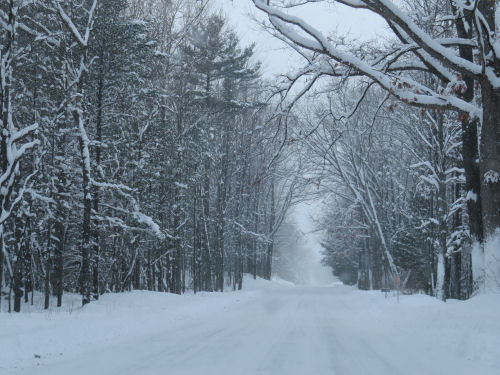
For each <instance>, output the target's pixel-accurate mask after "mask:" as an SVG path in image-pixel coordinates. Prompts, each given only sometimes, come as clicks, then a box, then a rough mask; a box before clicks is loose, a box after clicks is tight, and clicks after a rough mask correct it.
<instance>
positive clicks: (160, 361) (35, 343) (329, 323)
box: [0, 278, 500, 375]
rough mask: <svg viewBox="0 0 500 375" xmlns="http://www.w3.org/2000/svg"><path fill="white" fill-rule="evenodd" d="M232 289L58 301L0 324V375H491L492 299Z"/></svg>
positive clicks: (249, 286) (259, 285) (343, 289)
mask: <svg viewBox="0 0 500 375" xmlns="http://www.w3.org/2000/svg"><path fill="white" fill-rule="evenodd" d="M244 285H245V288H244V290H243V291H241V292H229V293H224V294H221V293H202V294H197V295H183V296H177V295H171V294H164V293H153V292H133V293H125V294H108V295H104V296H102V298H101V300H100V301H98V302H94V303H92V304H90V305H88V306H86V307H85V308H84V309H82V308H80V307H79V304H78V299H76V297H75V298H74V299H73V300H72V297H71V296H66V305H65V306H64V307H63V308H62V309H61V310H60V311H56V310H51V311H49V312H43V311H41V310H40V309H39V308H33V309H32V310H31V311H29V310H28V309H25V312H24V313H21V314H7V313H1V314H0V374H2V375H7V374H28V375H29V374H37V375H42V374H51V375H60V374H71V375H79V374H85V375H88V374H98V375H100V374H102V375H112V374H120V375H127V374H134V375H139V374H140V375H149V374H151V375H153V374H162V375H165V374H168V375H182V374H186V375H187V374H189V375H191V374H192V375H196V374H202V373H203V374H205V375H211V374H218V375H223V374H238V375H250V374H256V375H257V374H269V375H279V374H286V375H293V374H297V375H299V374H300V375H315V374H316V375H335V374H337V375H350V374H353V375H370V374H377V375H378V374H380V375H382V374H383V375H391V374H397V375H400V374H404V375H412V374H415V375H421V374H426V375H433V374H439V375H443V374H453V375H460V374H468V375H470V374H482V375H488V374H492V375H493V374H498V373H499V372H498V371H499V369H500V355H499V354H500V351H499V350H500V349H499V348H500V319H498V312H499V311H500V295H483V296H479V297H475V298H472V299H471V300H469V301H465V302H458V301H449V302H447V303H446V304H445V303H442V302H439V301H437V300H436V299H434V298H431V297H428V296H424V295H412V296H406V295H404V296H401V299H400V303H399V304H397V302H396V298H395V297H393V296H390V297H389V298H387V299H384V297H383V294H382V293H380V292H379V291H374V292H361V291H358V290H356V289H354V288H352V287H347V286H343V285H338V284H332V285H331V286H325V287H308V286H307V287H306V286H293V285H290V284H287V283H285V282H280V281H273V282H266V281H262V280H256V281H254V280H252V279H250V278H247V279H246V280H245V283H244ZM2 308H3V309H5V305H3V307H2ZM23 308H24V306H23ZM26 311H28V312H26Z"/></svg>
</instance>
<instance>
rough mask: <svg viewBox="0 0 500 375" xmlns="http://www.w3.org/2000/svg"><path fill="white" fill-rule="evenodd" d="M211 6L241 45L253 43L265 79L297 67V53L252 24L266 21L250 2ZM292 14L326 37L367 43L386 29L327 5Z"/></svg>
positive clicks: (219, 0)
mask: <svg viewBox="0 0 500 375" xmlns="http://www.w3.org/2000/svg"><path fill="white" fill-rule="evenodd" d="M213 3H214V4H215V7H216V8H219V9H221V10H222V12H223V13H224V14H226V15H227V16H228V19H229V23H230V25H231V27H232V28H233V29H235V30H236V32H237V34H238V35H239V37H240V40H241V41H242V44H243V45H248V44H251V43H254V42H255V43H256V50H255V51H256V56H257V58H258V59H259V60H260V61H261V62H262V63H263V72H264V75H265V77H266V78H270V77H271V76H272V75H274V74H279V73H286V72H288V71H289V70H291V69H292V68H293V67H297V66H298V65H299V58H298V57H297V55H296V53H294V52H293V51H287V50H286V49H285V45H284V44H283V43H282V42H281V41H279V40H277V39H276V38H274V37H272V36H271V35H270V34H269V33H267V32H265V31H264V30H263V29H262V27H261V26H260V25H259V24H258V23H257V22H256V21H255V18H256V19H258V20H261V21H262V20H264V19H266V18H265V15H264V14H263V13H262V12H261V11H259V10H258V9H256V8H255V6H254V5H253V2H252V0H213ZM294 14H295V15H298V16H300V17H302V18H303V19H304V20H306V21H307V22H309V23H310V24H312V25H314V27H315V28H317V29H319V30H321V31H323V32H324V33H325V34H326V35H328V34H331V33H332V32H334V31H336V33H337V34H338V35H349V36H350V37H351V38H356V39H361V40H370V39H373V38H377V37H380V35H383V34H384V30H385V28H386V27H385V24H384V22H383V20H382V19H381V18H379V17H378V16H375V15H373V14H371V13H369V12H367V11H365V10H359V9H351V8H349V7H346V6H344V5H340V4H332V3H331V2H328V1H325V2H321V3H316V4H308V5H305V6H301V7H300V8H298V10H296V11H295V13H294Z"/></svg>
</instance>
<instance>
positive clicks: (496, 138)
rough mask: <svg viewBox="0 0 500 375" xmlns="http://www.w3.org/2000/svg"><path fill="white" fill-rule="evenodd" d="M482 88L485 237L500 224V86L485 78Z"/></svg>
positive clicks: (482, 181)
mask: <svg viewBox="0 0 500 375" xmlns="http://www.w3.org/2000/svg"><path fill="white" fill-rule="evenodd" d="M481 92H482V100H483V123H482V127H481V142H480V152H481V158H480V161H479V168H480V172H481V199H482V201H481V202H482V214H483V227H484V239H485V240H488V237H489V236H492V235H493V234H494V233H495V231H496V230H497V229H498V228H500V90H498V89H497V90H495V89H494V88H493V87H492V86H491V84H490V83H489V81H486V80H485V81H483V82H482V85H481Z"/></svg>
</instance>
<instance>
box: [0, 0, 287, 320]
mask: <svg viewBox="0 0 500 375" xmlns="http://www.w3.org/2000/svg"><path fill="white" fill-rule="evenodd" d="M0 60H1V61H0V69H1V71H0V73H1V82H0V102H1V107H0V121H1V127H2V132H1V143H0V162H1V167H2V170H1V175H0V185H1V187H0V248H1V251H0V283H1V284H0V286H2V287H3V288H0V290H1V291H2V298H0V301H1V300H2V299H4V300H5V299H8V308H9V311H10V310H11V309H13V310H14V311H20V310H21V306H22V301H23V299H24V301H25V302H26V303H28V302H29V301H30V300H31V303H33V294H34V293H35V292H42V293H43V294H44V296H45V297H44V300H45V303H44V306H45V308H48V307H49V305H50V303H51V296H56V297H57V299H56V304H57V306H61V304H62V299H63V295H64V293H65V292H74V293H80V294H81V296H82V303H83V304H84V305H85V304H87V303H89V302H90V301H91V300H96V299H98V298H99V295H101V294H102V293H106V292H121V291H126V290H132V289H147V290H152V291H165V292H171V293H178V294H180V293H184V292H185V291H186V290H192V291H194V292H198V291H223V290H224V289H225V288H233V289H241V287H242V282H243V273H244V272H248V273H251V274H253V275H254V277H256V276H261V277H264V278H270V276H271V267H272V257H273V237H274V234H275V232H276V230H277V228H278V226H279V223H280V222H281V220H282V218H283V216H284V212H285V211H286V208H287V206H288V205H289V203H290V200H291V199H292V190H291V188H292V187H293V181H290V179H288V178H287V177H286V174H283V173H281V172H282V171H283V168H284V164H283V162H282V161H281V160H282V158H278V157H276V155H275V151H274V150H275V148H276V143H277V142H278V139H279V137H278V136H277V135H278V134H280V133H281V132H282V131H283V130H282V129H281V128H280V126H279V121H277V120H274V119H273V118H272V116H271V111H270V109H269V108H268V106H267V105H266V104H265V102H264V98H265V95H264V93H265V92H266V91H267V90H268V88H267V85H266V83H265V82H264V81H263V80H262V79H261V78H260V65H259V63H258V62H256V61H255V58H254V56H253V46H248V47H242V46H241V45H240V42H239V39H238V36H237V35H236V34H235V33H234V32H233V31H232V30H231V29H230V28H229V26H228V25H227V21H226V19H225V18H224V16H222V15H220V14H217V13H214V12H213V11H212V10H211V9H210V7H209V3H208V1H194V0H192V1H191V0H190V1H181V0H169V1H160V0H148V1H138V0H133V1H126V0H106V1H98V0H84V1H78V2H75V1H70V0H36V1H26V0H8V1H2V3H1V4H0ZM4 303H5V302H4ZM11 304H12V305H11Z"/></svg>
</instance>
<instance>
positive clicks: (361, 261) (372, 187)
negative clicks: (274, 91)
mask: <svg viewBox="0 0 500 375" xmlns="http://www.w3.org/2000/svg"><path fill="white" fill-rule="evenodd" d="M254 3H255V6H256V7H257V8H258V9H260V10H261V11H263V12H264V13H265V14H266V15H267V16H268V21H269V22H268V27H269V28H270V29H272V30H274V32H275V34H276V35H277V36H278V37H279V38H281V39H282V40H285V41H286V42H287V43H288V44H289V45H291V46H293V48H294V49H295V50H296V51H297V52H298V54H299V56H300V57H301V60H302V62H303V65H302V67H301V68H300V69H298V70H297V71H296V72H294V73H293V74H289V75H286V76H285V77H284V79H283V81H282V82H281V90H282V92H287V93H290V95H289V96H288V97H287V98H286V100H283V102H284V103H283V105H285V106H287V107H288V108H292V107H297V103H298V102H299V99H301V98H303V97H305V96H308V95H311V96H313V97H315V98H316V99H315V100H316V103H317V106H316V108H315V111H314V112H313V113H308V114H307V115H306V116H305V120H304V124H305V130H302V131H300V130H299V131H298V132H297V135H296V136H297V137H302V138H305V141H306V146H305V147H306V150H307V152H309V153H311V154H312V155H314V158H313V159H314V160H312V162H311V164H312V165H311V170H312V171H315V172H314V173H313V174H312V177H311V179H314V180H315V183H316V185H317V189H318V190H320V191H323V192H324V193H325V194H329V196H330V205H329V206H327V207H328V210H329V211H330V212H328V214H327V215H326V218H325V219H324V222H323V228H324V229H325V230H327V236H326V238H325V243H324V246H325V252H326V259H325V262H326V263H327V264H330V265H332V266H333V267H334V272H335V273H336V274H337V275H340V276H341V277H342V279H344V280H346V281H349V282H351V283H357V284H358V286H359V287H360V288H363V289H371V288H379V287H381V286H386V287H394V286H395V284H396V282H397V280H399V281H400V282H401V283H402V284H407V283H409V284H407V285H408V286H410V285H412V286H413V288H416V289H422V290H426V291H427V292H428V293H431V294H436V295H437V296H438V297H439V298H441V299H443V300H444V299H446V298H447V297H453V298H468V297H469V296H470V295H471V294H472V293H473V292H474V291H476V290H481V289H491V288H493V289H498V287H499V285H498V278H499V276H500V263H499V261H498V259H499V257H498V254H499V243H500V242H499V236H500V131H499V129H500V127H499V124H500V122H499V116H500V110H499V106H498V103H499V98H500V85H499V82H500V80H499V78H500V70H499V66H500V65H499V61H500V60H499V59H500V57H499V50H498V43H499V36H498V11H497V9H498V6H497V5H496V3H495V2H494V1H488V0H476V1H455V0H453V1H451V0H450V1H435V0H417V1H389V0H383V1H382V0H380V1H378V0H336V1H334V2H333V3H335V5H336V6H338V7H350V8H353V9H360V10H361V11H364V12H368V13H370V14H372V15H374V16H376V17H379V19H382V20H384V22H385V24H386V31H385V33H386V34H385V38H384V39H382V40H373V41H372V42H362V41H359V40H355V39H352V38H349V37H348V36H346V35H339V33H333V34H326V33H323V32H322V31H321V30H319V29H318V28H317V27H315V26H316V25H315V24H314V20H313V21H312V23H310V22H306V21H305V20H304V19H303V18H301V17H300V7H302V6H304V5H309V6H310V5H311V4H308V3H326V1H317V0H310V1H295V0H290V1H288V0H286V1H262V0H254ZM325 6H327V5H325ZM335 9H340V8H332V11H333V12H335ZM353 27H354V28H356V25H353ZM297 92H298V94H294V95H292V93H297ZM319 93H321V94H325V93H326V99H324V100H323V101H322V102H320V100H319V99H317V97H318V95H317V94H319Z"/></svg>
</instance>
